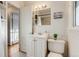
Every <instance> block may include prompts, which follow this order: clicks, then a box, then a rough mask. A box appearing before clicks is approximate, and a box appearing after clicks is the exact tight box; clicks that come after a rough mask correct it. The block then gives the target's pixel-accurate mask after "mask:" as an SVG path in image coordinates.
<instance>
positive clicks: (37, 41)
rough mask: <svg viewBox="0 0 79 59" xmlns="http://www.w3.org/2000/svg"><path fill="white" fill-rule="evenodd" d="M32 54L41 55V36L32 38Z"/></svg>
mask: <svg viewBox="0 0 79 59" xmlns="http://www.w3.org/2000/svg"><path fill="white" fill-rule="evenodd" d="M34 48H35V49H34V54H35V57H41V56H42V42H41V38H35V40H34Z"/></svg>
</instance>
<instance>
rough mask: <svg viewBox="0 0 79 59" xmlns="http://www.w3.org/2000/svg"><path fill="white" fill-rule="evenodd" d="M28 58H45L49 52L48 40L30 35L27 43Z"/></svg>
mask: <svg viewBox="0 0 79 59" xmlns="http://www.w3.org/2000/svg"><path fill="white" fill-rule="evenodd" d="M26 52H27V56H28V57H45V56H46V52H47V38H46V37H45V36H40V35H39V36H34V35H29V36H28V39H27V43H26Z"/></svg>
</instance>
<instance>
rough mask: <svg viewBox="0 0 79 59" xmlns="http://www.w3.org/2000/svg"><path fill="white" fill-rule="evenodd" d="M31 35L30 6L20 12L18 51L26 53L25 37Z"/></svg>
mask: <svg viewBox="0 0 79 59" xmlns="http://www.w3.org/2000/svg"><path fill="white" fill-rule="evenodd" d="M30 33H32V9H31V6H29V7H23V8H21V10H20V50H21V51H24V52H26V38H27V37H26V36H27V35H28V34H30Z"/></svg>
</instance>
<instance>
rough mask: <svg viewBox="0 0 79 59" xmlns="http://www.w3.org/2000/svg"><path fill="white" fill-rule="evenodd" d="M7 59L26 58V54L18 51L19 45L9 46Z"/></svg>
mask: <svg viewBox="0 0 79 59" xmlns="http://www.w3.org/2000/svg"><path fill="white" fill-rule="evenodd" d="M9 57H26V54H25V53H22V52H20V51H19V44H15V45H12V46H9Z"/></svg>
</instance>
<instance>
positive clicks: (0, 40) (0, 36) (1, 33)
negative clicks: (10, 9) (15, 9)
mask: <svg viewBox="0 0 79 59" xmlns="http://www.w3.org/2000/svg"><path fill="white" fill-rule="evenodd" d="M1 9H2V8H1V7H0V57H3V56H4V51H5V50H4V49H5V22H4V19H2V18H1V16H2V14H1V13H2V12H1Z"/></svg>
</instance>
